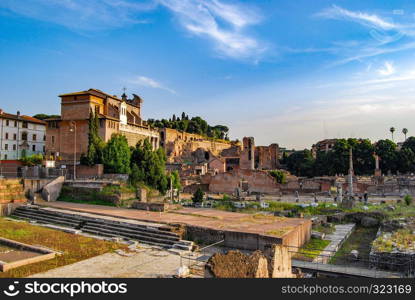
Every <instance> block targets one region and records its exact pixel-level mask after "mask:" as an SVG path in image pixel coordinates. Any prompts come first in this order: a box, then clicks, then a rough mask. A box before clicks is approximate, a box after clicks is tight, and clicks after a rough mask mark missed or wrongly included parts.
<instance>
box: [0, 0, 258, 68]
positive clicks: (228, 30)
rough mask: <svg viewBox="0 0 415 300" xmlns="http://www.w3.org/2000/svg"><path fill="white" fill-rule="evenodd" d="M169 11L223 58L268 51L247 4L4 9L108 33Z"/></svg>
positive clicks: (67, 4) (59, 1)
mask: <svg viewBox="0 0 415 300" xmlns="http://www.w3.org/2000/svg"><path fill="white" fill-rule="evenodd" d="M160 7H164V8H167V9H168V10H169V11H171V12H172V13H173V16H174V17H175V18H177V19H178V20H179V23H180V24H181V26H182V27H183V28H184V29H185V30H186V31H187V32H188V33H191V34H192V35H194V36H199V37H204V38H207V39H209V40H210V41H211V42H213V46H214V48H215V49H216V51H217V53H219V54H220V55H221V56H225V57H230V58H235V59H251V60H254V61H257V60H258V59H259V57H260V56H261V54H262V53H263V52H264V51H265V49H266V47H265V46H264V45H263V44H262V43H261V42H260V41H258V40H257V39H256V38H255V37H253V36H252V35H250V34H247V33H246V29H247V28H248V27H249V26H252V25H254V24H257V23H259V22H260V21H261V19H262V17H261V15H260V14H259V13H258V12H257V11H256V10H255V9H254V8H253V7H251V6H250V7H248V6H246V4H241V3H238V2H232V4H228V3H225V2H223V1H221V0H204V1H200V0H143V1H134V0H88V1H85V0H25V1H20V0H1V1H0V8H3V9H7V10H9V11H12V12H14V13H17V14H20V15H23V16H26V17H30V18H35V19H38V20H42V21H46V22H52V23H56V24H59V25H62V26H65V27H68V28H70V29H73V30H103V29H111V28H122V27H124V26H128V25H133V24H139V23H148V22H149V21H148V19H146V13H150V12H153V11H154V10H155V9H156V8H160Z"/></svg>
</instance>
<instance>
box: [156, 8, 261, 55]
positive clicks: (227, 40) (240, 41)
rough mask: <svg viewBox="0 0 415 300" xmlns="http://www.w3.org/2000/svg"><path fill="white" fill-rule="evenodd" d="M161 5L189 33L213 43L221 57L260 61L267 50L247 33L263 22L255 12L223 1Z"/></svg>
mask: <svg viewBox="0 0 415 300" xmlns="http://www.w3.org/2000/svg"><path fill="white" fill-rule="evenodd" d="M159 1H160V3H161V4H163V5H164V6H166V7H167V8H169V9H170V10H171V11H172V12H173V13H174V14H175V15H176V16H177V17H178V19H179V22H180V24H181V25H182V26H183V28H185V29H186V30H187V31H188V32H189V33H191V34H193V35H196V36H201V37H205V38H207V39H209V40H211V41H212V42H213V43H214V46H215V49H216V50H217V51H218V52H219V53H220V54H221V55H224V56H227V57H232V58H237V59H241V58H253V57H254V58H258V56H260V55H261V54H262V53H263V52H264V51H265V49H266V48H265V46H263V45H262V44H261V43H260V42H259V41H258V40H257V39H255V38H254V37H252V36H250V35H248V34H246V33H245V32H244V29H245V28H246V27H247V26H249V25H253V24H256V23H258V22H260V20H261V17H260V15H259V14H258V13H255V12H254V11H253V10H252V9H251V10H250V9H248V8H246V7H244V6H242V5H237V4H232V5H231V4H225V3H223V2H221V1H219V0H206V1H197V0H159Z"/></svg>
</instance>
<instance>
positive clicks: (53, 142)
mask: <svg viewBox="0 0 415 300" xmlns="http://www.w3.org/2000/svg"><path fill="white" fill-rule="evenodd" d="M52 144H55V136H54V135H52Z"/></svg>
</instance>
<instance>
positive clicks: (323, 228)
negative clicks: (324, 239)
mask: <svg viewBox="0 0 415 300" xmlns="http://www.w3.org/2000/svg"><path fill="white" fill-rule="evenodd" d="M313 231H317V232H321V233H325V234H332V233H333V232H334V231H335V228H334V226H331V227H329V226H323V225H316V226H313Z"/></svg>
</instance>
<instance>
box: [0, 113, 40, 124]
mask: <svg viewBox="0 0 415 300" xmlns="http://www.w3.org/2000/svg"><path fill="white" fill-rule="evenodd" d="M0 118H3V119H9V120H19V121H26V122H29V123H36V124H42V125H46V122H44V121H42V120H39V119H36V118H33V117H30V116H26V115H20V116H17V115H13V114H8V113H5V112H3V113H1V114H0Z"/></svg>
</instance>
